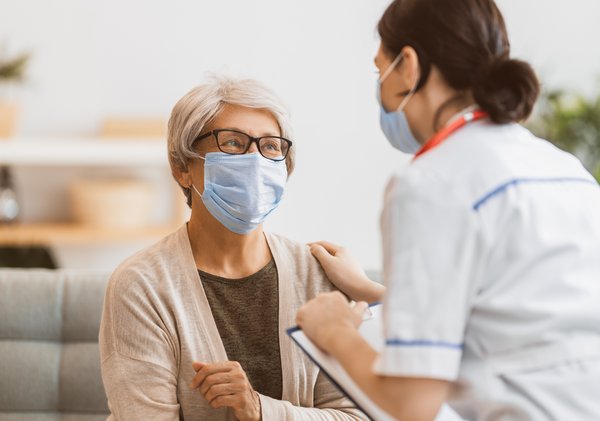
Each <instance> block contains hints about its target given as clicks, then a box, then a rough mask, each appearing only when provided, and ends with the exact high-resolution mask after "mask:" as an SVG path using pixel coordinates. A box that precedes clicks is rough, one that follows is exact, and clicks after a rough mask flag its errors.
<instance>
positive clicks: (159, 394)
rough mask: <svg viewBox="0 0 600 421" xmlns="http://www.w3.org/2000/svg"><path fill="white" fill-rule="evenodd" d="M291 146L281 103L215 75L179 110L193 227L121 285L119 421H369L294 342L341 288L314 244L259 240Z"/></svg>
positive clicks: (113, 370) (110, 310)
mask: <svg viewBox="0 0 600 421" xmlns="http://www.w3.org/2000/svg"><path fill="white" fill-rule="evenodd" d="M290 137H291V136H290V125H289V122H288V115H287V112H286V110H285V108H284V107H283V106H282V104H281V102H280V100H279V99H278V98H277V97H276V96H275V95H274V94H273V93H272V92H271V91H270V90H269V89H267V88H266V87H264V86H263V85H261V84H259V83H258V82H256V81H253V80H238V79H231V78H224V77H216V76H215V77H213V78H212V79H211V80H210V81H209V82H208V83H206V84H204V85H202V86H199V87H197V88H195V89H193V90H192V91H190V92H189V93H188V94H187V95H185V96H184V97H183V98H182V99H181V100H180V101H179V102H178V103H177V104H176V105H175V107H174V109H173V112H172V114H171V119H170V121H169V139H168V143H169V162H170V164H171V168H172V172H173V175H174V177H175V179H176V180H177V182H178V183H179V184H180V186H181V187H182V189H183V191H184V193H185V195H186V197H187V202H188V205H189V206H190V207H191V209H192V212H191V217H190V220H189V222H188V223H187V224H185V225H184V226H183V227H181V228H180V229H179V230H178V231H177V232H175V233H173V234H171V235H169V236H168V237H166V238H164V239H163V240H161V241H160V242H159V243H157V244H155V245H154V246H152V247H150V248H148V249H146V250H144V251H142V252H140V253H138V254H136V255H135V256H133V257H131V258H129V259H128V260H126V261H125V262H124V263H123V264H121V265H120V266H119V268H117V270H116V271H115V273H114V274H113V275H112V277H111V279H110V282H109V284H108V287H107V291H106V297H105V302H104V312H103V315H102V323H101V327H100V352H101V358H102V378H103V381H104V386H105V389H106V392H107V396H108V401H109V405H110V409H111V412H112V415H111V418H110V419H123V420H132V419H151V420H176V419H181V418H185V419H201V420H230V419H238V420H241V421H245V420H260V419H263V420H277V421H279V420H304V419H306V420H308V419H323V420H326V419H331V420H333V419H335V420H342V419H363V418H364V416H363V415H362V413H361V412H359V411H358V410H357V409H356V408H354V407H353V406H352V404H351V402H349V401H348V400H347V399H346V398H344V397H343V396H342V395H341V394H340V393H339V392H338V391H337V390H336V389H335V387H334V386H333V385H332V384H331V383H330V382H329V381H328V380H326V378H325V377H324V376H323V374H321V373H320V372H319V370H318V368H317V367H315V366H314V365H313V364H312V363H311V362H310V361H308V360H307V359H306V357H305V356H304V355H303V354H302V352H301V351H299V350H298V349H297V348H296V347H295V346H293V344H292V343H291V341H290V340H289V338H288V337H287V335H286V334H285V329H286V328H287V327H289V326H291V325H293V324H294V317H295V314H296V311H297V310H298V308H299V307H300V306H301V305H302V303H303V302H305V301H307V300H308V299H310V298H311V297H313V296H315V295H317V294H318V293H320V292H322V291H328V290H331V289H332V286H331V284H330V283H329V282H328V280H327V279H326V277H325V276H324V274H323V271H322V270H321V268H320V267H319V264H318V263H317V261H316V260H315V259H314V258H313V257H312V256H311V254H310V251H309V250H308V248H307V247H306V246H304V245H302V244H297V243H294V242H292V241H290V240H287V239H285V238H282V237H280V236H277V235H273V234H268V233H265V232H264V231H263V228H262V222H263V221H264V219H265V218H266V217H267V216H268V215H270V214H271V212H272V211H273V210H274V209H275V208H276V207H277V205H278V204H279V202H280V200H281V198H282V194H283V191H284V189H285V185H286V180H287V177H288V175H289V174H290V173H291V172H292V170H293V168H294V148H293V145H292V142H291V141H290V140H289V138H290Z"/></svg>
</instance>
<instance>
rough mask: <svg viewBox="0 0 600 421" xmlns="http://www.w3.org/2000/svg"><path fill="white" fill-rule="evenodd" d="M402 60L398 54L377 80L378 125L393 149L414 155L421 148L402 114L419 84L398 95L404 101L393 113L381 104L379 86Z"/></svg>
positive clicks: (401, 56)
mask: <svg viewBox="0 0 600 421" xmlns="http://www.w3.org/2000/svg"><path fill="white" fill-rule="evenodd" d="M403 58H404V56H403V55H402V53H400V54H398V55H397V56H396V58H395V59H394V61H392V63H391V64H390V65H389V66H388V68H387V69H385V71H384V72H383V74H382V75H381V77H380V78H379V79H378V80H377V91H376V94H377V101H378V102H379V108H380V111H379V124H380V126H381V130H382V131H383V133H384V134H385V137H386V138H387V140H388V141H389V142H390V144H391V145H392V146H393V147H394V148H396V149H398V150H399V151H401V152H404V153H409V154H414V153H416V152H417V151H418V150H419V149H420V148H421V144H420V143H419V141H418V140H417V139H416V138H415V136H414V135H413V134H412V131H411V130H410V126H409V125H408V120H407V119H406V115H405V114H404V107H406V104H408V101H409V100H410V99H411V98H412V96H413V95H414V93H415V91H416V90H417V86H418V84H419V82H418V81H417V82H416V83H415V85H414V86H413V87H412V88H411V89H410V90H409V91H406V92H403V93H401V94H400V95H404V99H403V100H402V102H400V105H398V108H396V110H395V111H390V112H388V111H387V110H386V109H385V107H384V106H383V103H382V102H381V85H382V83H383V81H384V80H385V79H387V77H388V76H389V75H390V74H391V73H392V71H393V70H394V69H395V68H396V66H397V65H398V64H399V63H400V62H401V61H402V59H403Z"/></svg>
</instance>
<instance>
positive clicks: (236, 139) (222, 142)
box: [196, 129, 292, 161]
mask: <svg viewBox="0 0 600 421" xmlns="http://www.w3.org/2000/svg"><path fill="white" fill-rule="evenodd" d="M211 135H212V136H214V138H215V141H216V142H217V147H218V148H219V150H220V151H221V152H225V153H227V154H230V155H242V154H245V153H246V152H248V149H250V146H251V145H252V144H253V143H256V146H257V147H258V151H259V152H260V154H261V155H262V156H264V157H265V158H267V159H270V160H271V161H283V160H284V159H285V157H286V156H287V154H288V152H289V151H290V148H291V147H292V141H291V140H288V139H286V138H284V137H279V136H261V137H252V136H250V135H249V134H246V133H244V132H240V131H238V130H230V129H216V130H211V131H210V132H208V133H204V134H202V135H200V136H198V137H197V138H196V141H199V140H202V139H206V138H207V137H209V136H211Z"/></svg>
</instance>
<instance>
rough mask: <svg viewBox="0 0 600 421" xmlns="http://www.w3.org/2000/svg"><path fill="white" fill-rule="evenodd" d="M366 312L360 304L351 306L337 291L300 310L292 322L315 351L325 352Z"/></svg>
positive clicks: (365, 306)
mask: <svg viewBox="0 0 600 421" xmlns="http://www.w3.org/2000/svg"><path fill="white" fill-rule="evenodd" d="M366 309H367V303H366V302H364V301H361V302H358V303H356V305H354V306H353V307H352V306H350V304H349V303H348V301H347V300H346V297H344V296H343V295H342V294H341V293H340V292H339V291H334V292H326V293H323V294H319V295H317V296H316V297H315V298H313V299H312V300H310V301H309V302H307V303H306V304H304V305H303V306H302V307H300V310H298V314H296V323H298V326H300V327H301V328H302V331H303V332H304V334H305V335H306V336H308V337H309V338H310V339H311V340H312V341H313V342H314V343H315V344H316V345H317V346H318V347H319V348H321V349H322V350H324V351H326V352H328V351H329V350H330V349H331V343H332V342H333V341H335V338H336V337H339V335H341V334H343V332H347V331H349V330H350V331H352V330H356V329H358V327H359V326H360V324H361V322H362V318H363V315H364V313H365V310H366Z"/></svg>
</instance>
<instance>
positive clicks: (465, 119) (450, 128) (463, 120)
mask: <svg viewBox="0 0 600 421" xmlns="http://www.w3.org/2000/svg"><path fill="white" fill-rule="evenodd" d="M487 116H488V113H486V112H485V111H482V110H475V111H470V112H468V113H465V114H463V115H462V116H460V118H459V119H457V120H455V121H453V122H452V123H450V124H449V125H447V126H446V127H444V128H443V129H442V130H440V131H439V132H437V133H436V134H434V135H433V137H432V138H431V139H429V140H428V141H427V142H426V143H425V144H424V145H423V147H422V148H421V149H419V151H418V152H417V153H416V154H415V156H414V158H413V161H414V160H415V159H417V158H418V157H419V156H421V155H423V154H424V153H425V152H427V151H429V150H431V149H433V148H435V147H436V146H439V145H440V144H441V143H442V142H443V141H445V140H446V139H447V138H448V137H449V136H450V135H451V134H452V133H454V132H455V131H457V130H458V129H460V128H461V127H463V126H465V125H467V124H468V123H471V122H473V121H477V120H481V119H482V118H486V117H487Z"/></svg>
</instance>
